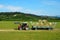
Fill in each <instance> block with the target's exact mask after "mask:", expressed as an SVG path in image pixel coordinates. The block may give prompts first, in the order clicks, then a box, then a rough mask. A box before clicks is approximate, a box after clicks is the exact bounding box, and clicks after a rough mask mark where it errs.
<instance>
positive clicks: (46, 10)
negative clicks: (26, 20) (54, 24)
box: [0, 0, 60, 16]
mask: <svg viewBox="0 0 60 40" xmlns="http://www.w3.org/2000/svg"><path fill="white" fill-rule="evenodd" d="M16 11H17V12H24V13H30V14H35V15H49V16H56V15H60V0H0V12H16Z"/></svg>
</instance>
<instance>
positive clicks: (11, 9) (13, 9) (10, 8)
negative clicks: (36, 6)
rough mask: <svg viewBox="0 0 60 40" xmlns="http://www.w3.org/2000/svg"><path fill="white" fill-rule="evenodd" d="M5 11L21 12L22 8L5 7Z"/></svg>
mask: <svg viewBox="0 0 60 40" xmlns="http://www.w3.org/2000/svg"><path fill="white" fill-rule="evenodd" d="M6 9H7V10H10V11H13V12H14V11H21V10H22V9H23V8H22V7H18V6H17V7H16V6H7V7H6Z"/></svg>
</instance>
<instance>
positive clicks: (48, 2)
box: [42, 0, 60, 5]
mask: <svg viewBox="0 0 60 40" xmlns="http://www.w3.org/2000/svg"><path fill="white" fill-rule="evenodd" d="M42 3H43V4H46V5H59V4H60V2H57V1H51V0H50V1H42Z"/></svg>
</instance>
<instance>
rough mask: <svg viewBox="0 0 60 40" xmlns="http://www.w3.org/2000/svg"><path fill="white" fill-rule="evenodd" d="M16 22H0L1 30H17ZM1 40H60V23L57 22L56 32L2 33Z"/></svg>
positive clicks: (0, 34)
mask: <svg viewBox="0 0 60 40" xmlns="http://www.w3.org/2000/svg"><path fill="white" fill-rule="evenodd" d="M14 22H15V21H0V30H2V29H4V30H6V29H7V30H8V29H14V28H17V26H18V24H14ZM29 24H30V23H29ZM0 40H60V22H57V24H56V27H55V29H54V30H21V31H18V30H15V31H0Z"/></svg>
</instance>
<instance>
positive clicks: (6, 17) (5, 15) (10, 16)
mask: <svg viewBox="0 0 60 40" xmlns="http://www.w3.org/2000/svg"><path fill="white" fill-rule="evenodd" d="M39 19H47V20H58V18H57V17H52V16H37V15H33V14H27V13H22V12H0V21H38V20H39ZM59 19H60V18H59Z"/></svg>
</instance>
